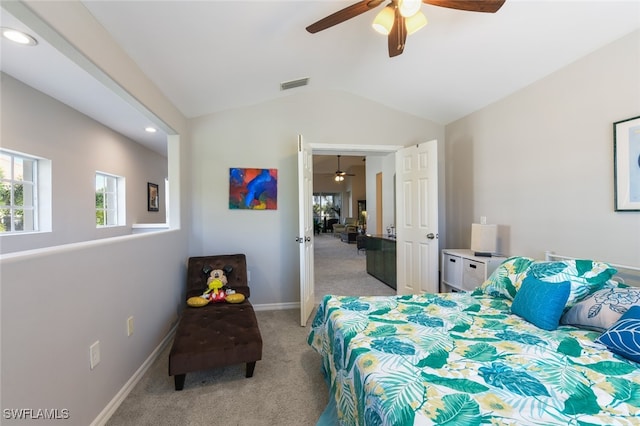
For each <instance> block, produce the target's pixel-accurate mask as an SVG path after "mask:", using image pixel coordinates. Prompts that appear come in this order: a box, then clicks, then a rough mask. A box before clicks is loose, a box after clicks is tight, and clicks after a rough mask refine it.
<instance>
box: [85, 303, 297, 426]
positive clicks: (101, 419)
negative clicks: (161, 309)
mask: <svg viewBox="0 0 640 426" xmlns="http://www.w3.org/2000/svg"><path fill="white" fill-rule="evenodd" d="M253 309H254V310H256V311H278V310H286V309H300V303H299V302H287V303H263V304H259V305H253ZM177 327H178V324H177V323H176V325H174V326H173V327H172V328H171V330H170V331H169V333H168V334H167V335H166V336H165V338H164V339H163V340H162V342H160V344H159V345H158V346H157V347H156V348H155V349H154V351H153V352H152V353H151V355H149V356H148V357H147V359H146V360H145V361H144V362H143V363H142V365H141V366H140V368H138V370H137V371H136V372H135V373H134V374H133V376H131V378H130V379H129V380H128V381H127V383H125V385H124V386H123V387H122V389H120V391H119V392H118V393H117V394H116V396H114V397H113V399H112V400H111V401H110V402H109V404H107V406H106V407H104V409H103V410H102V412H101V413H100V414H99V415H98V417H96V418H95V419H94V420H93V422H91V426H104V425H106V424H107V422H108V421H109V419H110V418H111V416H113V413H115V412H116V410H117V409H118V407H119V406H120V404H122V402H123V401H124V400H125V399H126V398H127V395H129V393H131V391H132V390H133V388H134V387H135V386H136V385H137V384H138V382H139V381H140V380H141V379H142V377H144V374H145V373H146V372H147V370H148V369H149V368H150V367H151V366H152V365H153V363H154V362H155V361H156V359H158V356H160V354H161V353H162V351H163V350H164V348H165V347H166V346H167V345H168V344H169V343H170V342H171V341H172V339H173V335H174V334H175V332H176V328H177Z"/></svg>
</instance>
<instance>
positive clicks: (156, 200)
mask: <svg viewBox="0 0 640 426" xmlns="http://www.w3.org/2000/svg"><path fill="white" fill-rule="evenodd" d="M159 208H160V196H159V195H158V185H157V184H155V183H151V182H147V210H148V211H150V212H157V211H158V210H159Z"/></svg>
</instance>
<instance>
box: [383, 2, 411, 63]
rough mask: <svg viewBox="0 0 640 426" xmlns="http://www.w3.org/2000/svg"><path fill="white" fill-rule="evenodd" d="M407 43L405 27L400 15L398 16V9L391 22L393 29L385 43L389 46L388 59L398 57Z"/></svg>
mask: <svg viewBox="0 0 640 426" xmlns="http://www.w3.org/2000/svg"><path fill="white" fill-rule="evenodd" d="M406 41H407V27H406V26H405V21H404V18H403V17H402V15H400V9H398V8H396V15H395V19H394V21H393V27H392V28H391V32H390V33H389V38H388V39H387V43H388V44H389V57H390V58H393V57H394V56H398V55H400V54H401V53H402V52H404V44H405V42H406Z"/></svg>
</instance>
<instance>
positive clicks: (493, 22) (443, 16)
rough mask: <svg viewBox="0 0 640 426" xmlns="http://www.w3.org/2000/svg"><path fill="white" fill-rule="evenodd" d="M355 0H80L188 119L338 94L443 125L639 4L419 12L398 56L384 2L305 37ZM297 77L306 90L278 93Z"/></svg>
mask: <svg viewBox="0 0 640 426" xmlns="http://www.w3.org/2000/svg"><path fill="white" fill-rule="evenodd" d="M355 2H356V1H355V0H352V1H346V2H345V1H330V0H326V1H295V0H294V1H269V0H257V1H238V0H236V1H153V0H150V1H91V0H83V3H84V4H85V6H86V7H87V8H88V10H89V11H90V12H91V14H92V15H93V16H94V17H95V18H96V19H97V20H98V21H99V22H100V23H101V24H102V25H103V26H104V27H105V28H106V30H107V31H108V32H109V33H110V34H111V35H112V36H113V38H114V39H115V40H116V41H117V42H118V43H119V44H120V45H121V46H122V48H123V49H124V50H125V51H126V52H127V53H128V54H129V55H130V56H131V58H132V59H133V60H134V61H135V62H136V63H137V64H138V65H139V66H140V68H141V69H142V70H143V71H144V72H145V73H146V74H147V76H148V77H149V78H150V79H151V80H152V81H153V82H154V83H155V84H156V85H157V86H158V87H159V88H160V89H161V90H162V91H163V92H164V94H165V95H166V96H167V97H168V98H169V99H170V100H171V101H172V102H173V103H174V105H175V106H176V107H177V108H178V109H179V110H180V111H181V112H182V113H183V114H184V115H185V116H186V117H189V118H191V117H197V116H201V115H206V114H211V113H215V112H216V111H221V110H225V109H230V108H238V107H242V106H246V105H252V104H256V103H260V102H264V101H268V100H270V99H273V98H277V97H282V96H287V95H288V94H290V93H294V92H296V91H298V92H299V91H316V90H339V91H345V92H349V93H353V94H356V95H358V96H361V97H364V98H367V99H371V100H373V101H376V102H379V103H381V104H384V105H387V106H389V107H391V108H394V109H397V110H401V111H405V112H407V113H410V114H413V115H416V116H419V117H423V118H425V119H429V120H432V121H434V122H436V123H440V124H448V123H450V122H452V121H454V120H457V119H459V118H461V117H464V116H465V115H467V114H469V113H471V112H473V111H476V110H478V109H480V108H482V107H484V106H486V105H488V104H490V103H492V102H494V101H496V100H498V99H501V98H503V97H505V96H507V95H509V94H510V93H513V92H514V91H517V90H519V89H521V88H523V87H525V86H527V85H529V84H531V83H533V82H534V81H536V80H538V79H540V78H542V77H544V76H546V75H548V74H550V73H552V72H554V71H556V70H558V69H560V68H562V67H564V66H566V65H568V64H569V63H571V62H573V61H575V60H576V59H578V58H580V57H582V56H584V55H586V54H588V53H590V52H592V51H594V50H596V49H598V48H600V47H602V46H604V45H606V44H607V43H609V42H612V41H613V40H616V39H618V38H620V37H622V36H624V35H626V34H628V33H630V32H631V31H634V30H636V29H638V28H640V0H630V1H606V0H605V1H579V0H572V1H547V0H535V1H524V0H507V1H506V3H505V4H504V6H503V7H502V8H501V9H500V10H499V11H498V12H497V13H495V14H482V13H473V12H464V11H457V10H451V9H444V8H441V7H436V6H430V5H423V6H422V11H423V12H424V13H425V15H426V16H427V19H428V20H429V24H428V25H427V26H426V27H425V28H423V29H421V30H420V31H418V32H417V33H415V34H413V35H410V36H409V37H408V40H407V43H406V48H405V50H404V53H403V54H402V55H400V56H398V57H395V58H389V57H388V54H387V42H386V38H385V37H384V36H381V35H379V34H377V33H375V32H374V31H373V30H372V29H371V22H372V20H373V18H374V17H375V15H376V13H377V12H378V11H379V10H380V9H381V8H382V6H379V7H378V8H376V9H375V10H373V11H369V12H367V13H365V14H363V15H360V16H359V17H356V18H354V19H351V20H348V21H346V22H344V23H341V24H339V25H337V26H335V27H332V28H329V29H327V30H325V31H321V32H319V33H316V34H309V33H307V32H306V31H305V27H306V26H308V25H309V24H311V23H313V22H315V21H317V20H318V19H320V18H323V17H324V16H326V15H328V14H330V13H332V12H335V11H337V10H339V9H341V8H343V7H346V6H348V5H349V4H352V3H355ZM5 17H6V13H3V25H5V24H4V22H5ZM3 43H4V42H3ZM2 47H3V49H2V53H1V54H2V70H3V71H5V72H7V73H9V74H11V75H13V76H15V77H16V78H18V79H22V80H23V81H24V80H27V81H25V82H27V84H31V85H34V83H33V82H34V81H37V80H38V79H39V80H40V83H38V84H40V87H39V90H42V91H45V93H47V91H46V90H47V89H46V87H45V86H47V85H49V86H55V85H56V84H57V85H59V86H60V85H62V86H63V87H66V89H65V92H67V93H68V92H69V91H70V90H72V88H71V87H69V83H68V82H65V81H63V80H61V79H57V80H58V81H56V78H54V77H55V76H52V75H51V73H32V72H27V71H25V70H24V69H21V66H22V65H21V64H20V63H19V61H17V60H16V57H15V56H12V55H9V53H7V52H6V50H5V45H4V44H3V46H2ZM639 47H640V40H639ZM48 60H49V61H51V60H52V59H48ZM302 77H309V79H310V83H309V85H308V86H306V87H301V88H296V89H292V90H291V91H281V90H280V83H281V82H284V81H287V80H293V79H298V78H302ZM43 87H44V89H43ZM85 93H86V92H85ZM52 96H55V95H52ZM78 97H79V98H81V97H82V96H81V95H79V96H78ZM85 97H86V94H85ZM66 102H67V103H69V104H72V103H73V102H74V101H73V100H67V101H66ZM72 106H73V105H72ZM84 108H86V106H85V107H84ZM102 113H103V114H107V113H108V110H107V109H106V108H105V110H104V111H103V112H102ZM107 115H108V114H107ZM94 118H95V117H94ZM116 130H118V129H117V128H116ZM125 134H126V133H125ZM129 136H130V135H129ZM134 139H135V138H134Z"/></svg>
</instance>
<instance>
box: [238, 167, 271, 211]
mask: <svg viewBox="0 0 640 426" xmlns="http://www.w3.org/2000/svg"><path fill="white" fill-rule="evenodd" d="M229 208H230V209H234V210H235V209H249V210H276V209H277V208H278V169H245V168H240V167H234V168H230V169H229Z"/></svg>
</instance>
